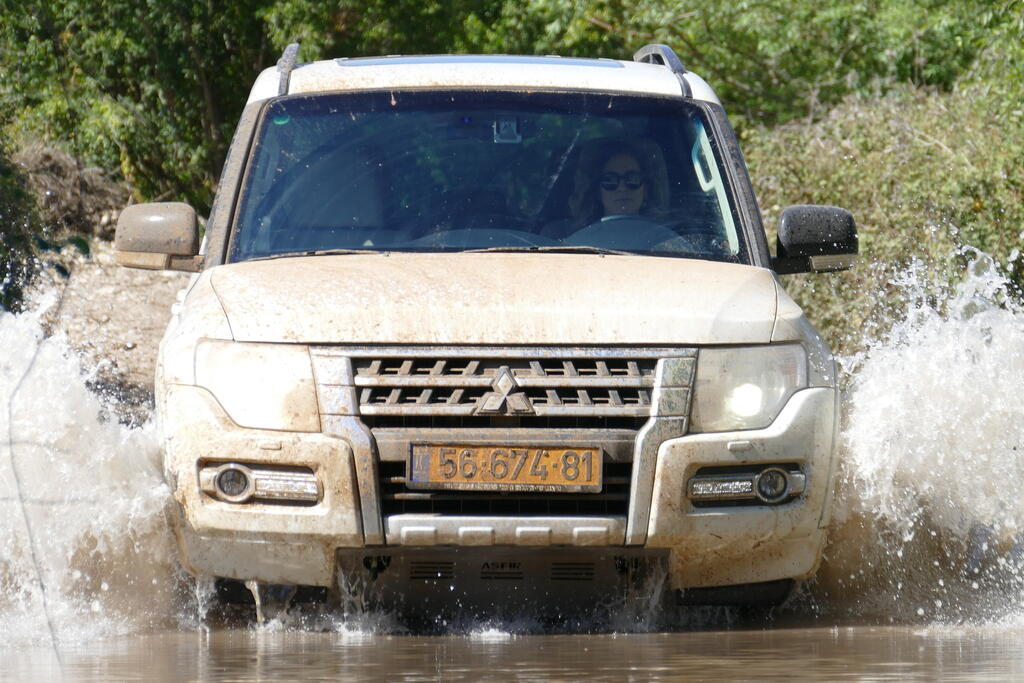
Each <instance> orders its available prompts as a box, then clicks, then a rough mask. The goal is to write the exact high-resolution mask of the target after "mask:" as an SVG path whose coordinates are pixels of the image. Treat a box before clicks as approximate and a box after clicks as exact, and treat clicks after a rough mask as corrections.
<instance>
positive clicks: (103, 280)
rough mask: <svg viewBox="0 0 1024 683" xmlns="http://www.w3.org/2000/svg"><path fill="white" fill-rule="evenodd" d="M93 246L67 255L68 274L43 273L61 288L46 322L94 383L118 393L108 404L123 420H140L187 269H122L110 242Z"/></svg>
mask: <svg viewBox="0 0 1024 683" xmlns="http://www.w3.org/2000/svg"><path fill="white" fill-rule="evenodd" d="M92 247H93V249H92V255H91V256H90V257H89V258H83V257H77V258H74V259H72V260H70V261H65V262H64V263H65V265H66V266H67V269H68V270H69V271H70V276H69V277H67V278H66V279H64V278H62V277H61V276H60V275H58V274H56V273H49V274H48V275H47V277H46V278H44V279H46V280H48V285H44V286H49V287H56V288H57V289H58V291H61V295H60V299H59V302H58V303H57V305H56V306H55V307H54V308H53V309H52V310H51V311H50V313H49V315H48V316H47V322H48V325H49V327H50V329H51V330H52V331H53V332H54V333H63V334H64V335H66V337H67V339H68V343H69V345H70V346H71V347H72V348H73V349H74V350H75V351H76V352H78V353H79V354H81V357H82V360H83V365H84V366H85V367H86V368H87V369H88V370H90V371H94V374H95V379H94V381H93V384H94V388H96V389H97V390H98V391H99V392H100V393H101V394H102V395H104V396H105V397H107V398H110V399H115V400H113V401H112V402H111V409H112V411H113V412H115V413H116V414H117V415H118V417H119V418H120V419H123V420H127V421H138V420H144V419H145V418H146V417H147V416H148V412H149V410H148V408H149V405H150V404H151V401H152V393H153V375H154V367H155V361H156V352H157V347H158V346H159V344H160V337H161V336H162V335H163V331H164V327H166V325H167V321H168V319H169V318H170V315H171V305H172V304H173V303H174V301H175V297H176V296H177V294H178V292H179V291H181V290H182V288H183V287H185V285H186V284H187V283H188V279H189V275H188V274H186V273H174V272H162V271H147V270H135V269H131V268H124V267H121V266H118V265H117V264H116V263H115V262H114V252H113V246H112V244H111V243H110V242H106V241H100V240H97V241H93V242H92Z"/></svg>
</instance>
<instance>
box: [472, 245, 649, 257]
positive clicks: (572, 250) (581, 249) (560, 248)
mask: <svg viewBox="0 0 1024 683" xmlns="http://www.w3.org/2000/svg"><path fill="white" fill-rule="evenodd" d="M487 252H491V253H501V252H525V253H527V254H531V253H532V254H537V253H542V254H614V255H618V256H636V255H637V253H636V252H633V251H622V250H621V249H605V248H604V247H590V246H586V245H572V244H557V245H551V246H536V247H485V248H483V249H465V250H463V252H462V253H463V254H483V253H487Z"/></svg>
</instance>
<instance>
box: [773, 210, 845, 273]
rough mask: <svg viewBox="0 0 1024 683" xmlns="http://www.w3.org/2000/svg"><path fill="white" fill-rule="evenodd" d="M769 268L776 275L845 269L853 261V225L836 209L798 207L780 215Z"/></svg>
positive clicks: (842, 212) (843, 213) (843, 211)
mask: <svg viewBox="0 0 1024 683" xmlns="http://www.w3.org/2000/svg"><path fill="white" fill-rule="evenodd" d="M775 253H776V256H775V258H774V259H772V267H773V268H774V269H775V272H777V273H780V274H783V275H784V274H787V273H827V272H832V271H837V270H847V269H849V268H852V267H853V264H854V263H856V262H857V226H856V224H855V223H854V220H853V215H852V214H851V213H850V212H849V211H847V210H846V209H840V208H839V207H837V206H814V205H810V204H798V205H796V206H790V207H788V208H787V209H786V210H785V211H783V212H782V217H781V218H780V219H779V231H778V238H777V243H776V252H775Z"/></svg>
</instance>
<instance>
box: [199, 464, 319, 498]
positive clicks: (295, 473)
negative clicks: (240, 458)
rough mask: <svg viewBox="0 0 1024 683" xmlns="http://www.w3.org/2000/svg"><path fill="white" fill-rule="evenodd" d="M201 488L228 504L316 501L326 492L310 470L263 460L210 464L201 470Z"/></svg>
mask: <svg viewBox="0 0 1024 683" xmlns="http://www.w3.org/2000/svg"><path fill="white" fill-rule="evenodd" d="M271 468H273V469H271ZM199 488H200V490H201V491H203V493H206V494H208V495H210V496H213V497H214V498H217V499H219V500H223V501H225V502H227V503H249V502H253V501H260V500H264V501H267V500H269V501H280V502H287V503H298V504H316V503H317V502H319V500H320V497H321V496H322V495H323V490H322V488H321V486H320V482H319V480H318V479H317V476H316V474H315V473H313V472H312V471H311V470H310V469H308V468H304V467H295V466H289V467H286V466H274V465H269V464H263V463H250V464H245V465H243V464H242V463H237V462H229V463H224V464H221V465H217V464H209V465H207V466H205V467H203V468H202V469H201V470H199Z"/></svg>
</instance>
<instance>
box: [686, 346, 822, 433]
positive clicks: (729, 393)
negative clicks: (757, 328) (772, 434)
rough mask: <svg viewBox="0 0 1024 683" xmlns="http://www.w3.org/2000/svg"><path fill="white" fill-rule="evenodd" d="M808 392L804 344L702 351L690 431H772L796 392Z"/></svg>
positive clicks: (699, 358) (694, 388) (695, 386)
mask: <svg viewBox="0 0 1024 683" xmlns="http://www.w3.org/2000/svg"><path fill="white" fill-rule="evenodd" d="M806 386H807V355H806V354H805V353H804V349H803V347H802V346H800V345H799V344H780V345H777V346H751V347H745V348H728V349H714V348H711V349H701V350H700V352H699V354H698V356H697V377H696V379H695V381H694V386H693V406H692V408H691V411H690V431H692V432H726V431H731V430H734V429H761V428H762V427H767V426H768V425H770V424H771V423H772V420H774V419H775V417H776V416H777V415H778V414H779V411H780V410H782V406H783V405H784V404H785V402H786V401H787V400H788V399H789V397H790V396H791V395H792V394H793V392H795V391H797V390H798V389H803V388H804V387H806Z"/></svg>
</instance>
